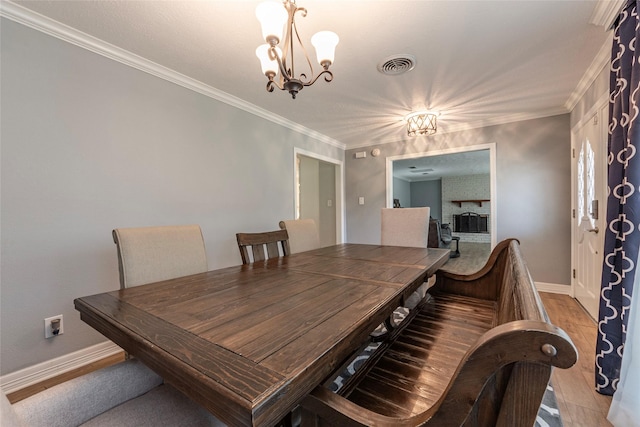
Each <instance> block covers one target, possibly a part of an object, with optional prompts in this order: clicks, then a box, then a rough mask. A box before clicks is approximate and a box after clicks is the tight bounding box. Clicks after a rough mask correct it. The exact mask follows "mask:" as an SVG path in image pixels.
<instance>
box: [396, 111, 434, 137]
mask: <svg viewBox="0 0 640 427" xmlns="http://www.w3.org/2000/svg"><path fill="white" fill-rule="evenodd" d="M437 117H438V114H436V113H433V112H430V111H418V112H416V113H411V114H409V115H408V116H407V117H405V118H404V119H405V120H406V121H407V135H409V136H416V135H433V134H434V133H436V131H437V130H438V123H437V120H436V119H437Z"/></svg>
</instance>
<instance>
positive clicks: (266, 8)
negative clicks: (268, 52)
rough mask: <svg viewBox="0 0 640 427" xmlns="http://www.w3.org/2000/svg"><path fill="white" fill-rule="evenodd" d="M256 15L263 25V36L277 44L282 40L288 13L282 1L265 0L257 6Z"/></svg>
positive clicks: (272, 43)
mask: <svg viewBox="0 0 640 427" xmlns="http://www.w3.org/2000/svg"><path fill="white" fill-rule="evenodd" d="M256 17H257V18H258V21H260V25H261V26H262V37H263V38H264V40H265V41H266V42H267V43H269V44H271V45H276V44H278V43H280V40H282V32H283V30H284V24H285V23H286V22H287V18H288V14H287V11H286V10H285V8H284V7H282V3H281V2H276V1H265V2H262V3H260V4H259V5H258V7H257V8H256Z"/></svg>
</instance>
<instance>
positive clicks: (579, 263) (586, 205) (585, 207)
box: [571, 97, 609, 320]
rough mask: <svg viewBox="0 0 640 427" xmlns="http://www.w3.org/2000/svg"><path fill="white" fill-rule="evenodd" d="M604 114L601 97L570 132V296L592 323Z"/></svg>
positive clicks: (602, 212)
mask: <svg viewBox="0 0 640 427" xmlns="http://www.w3.org/2000/svg"><path fill="white" fill-rule="evenodd" d="M608 114H609V104H608V98H607V97H604V98H603V99H601V100H600V102H598V103H597V104H596V106H595V107H594V108H593V109H592V110H590V111H589V113H587V114H586V115H585V119H584V120H583V121H581V122H579V123H578V124H577V125H576V126H575V127H574V128H573V129H572V131H571V146H572V150H571V151H572V153H571V171H572V182H571V188H572V193H573V196H572V207H573V209H572V215H571V216H572V219H571V223H572V233H571V234H572V246H573V247H572V272H571V277H572V285H573V294H574V295H573V296H574V297H575V298H576V299H577V300H578V301H579V302H580V304H582V306H583V307H584V308H585V309H586V310H587V312H588V313H589V315H590V316H591V317H592V318H593V319H594V320H595V319H597V318H598V309H599V301H600V281H601V277H602V262H603V259H604V254H603V248H604V230H603V227H604V224H605V220H606V218H605V217H606V194H607V187H606V185H607V182H606V181H607V180H606V171H607V165H606V158H607V153H606V149H607V147H606V143H607V122H608Z"/></svg>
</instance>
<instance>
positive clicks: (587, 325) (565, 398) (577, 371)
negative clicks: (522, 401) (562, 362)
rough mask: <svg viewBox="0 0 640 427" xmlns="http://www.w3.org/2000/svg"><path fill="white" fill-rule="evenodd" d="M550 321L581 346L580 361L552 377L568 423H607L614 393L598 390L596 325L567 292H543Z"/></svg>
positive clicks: (597, 426)
mask: <svg viewBox="0 0 640 427" xmlns="http://www.w3.org/2000/svg"><path fill="white" fill-rule="evenodd" d="M540 297H541V298H542V302H543V303H544V306H545V308H546V309H547V314H548V315H549V318H550V319H551V322H552V323H554V324H555V325H556V326H559V327H560V328H562V329H564V331H565V332H566V333H567V334H569V336H570V337H571V339H572V340H573V343H574V344H575V346H576V347H577V349H578V362H577V363H576V364H575V365H574V366H573V367H571V368H570V369H555V370H554V371H553V374H552V376H551V381H552V383H553V385H554V387H555V390H556V398H557V399H558V406H559V409H560V414H561V415H562V421H563V422H564V425H565V426H566V427H574V426H575V427H578V426H579V427H605V426H611V425H612V424H611V423H610V422H609V421H607V413H608V412H609V406H610V405H611V397H610V396H603V395H601V394H600V393H597V392H596V391H595V386H594V383H595V347H596V334H597V325H596V323H595V321H593V320H592V319H591V317H590V316H589V315H588V314H587V312H586V311H585V310H584V309H583V308H582V306H581V305H580V304H579V303H578V302H577V301H576V300H575V299H573V298H571V297H570V296H568V295H558V294H550V293H544V292H541V293H540Z"/></svg>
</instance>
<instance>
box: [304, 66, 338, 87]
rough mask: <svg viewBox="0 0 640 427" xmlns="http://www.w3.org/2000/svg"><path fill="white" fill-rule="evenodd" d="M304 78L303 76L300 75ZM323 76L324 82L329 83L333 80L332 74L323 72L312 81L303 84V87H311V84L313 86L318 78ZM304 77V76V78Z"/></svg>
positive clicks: (326, 71) (327, 71)
mask: <svg viewBox="0 0 640 427" xmlns="http://www.w3.org/2000/svg"><path fill="white" fill-rule="evenodd" d="M302 75H303V76H304V74H302ZM322 75H324V81H325V82H327V83H329V82H331V80H333V73H332V72H331V71H329V70H324V71H322V72H321V73H320V74H318V75H317V76H316V77H315V78H314V79H313V80H312V81H310V82H308V83H303V85H304V86H311V85H312V84H314V83H315V82H316V81H317V80H318V79H319V78H320V76H322ZM305 77H306V76H305Z"/></svg>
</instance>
